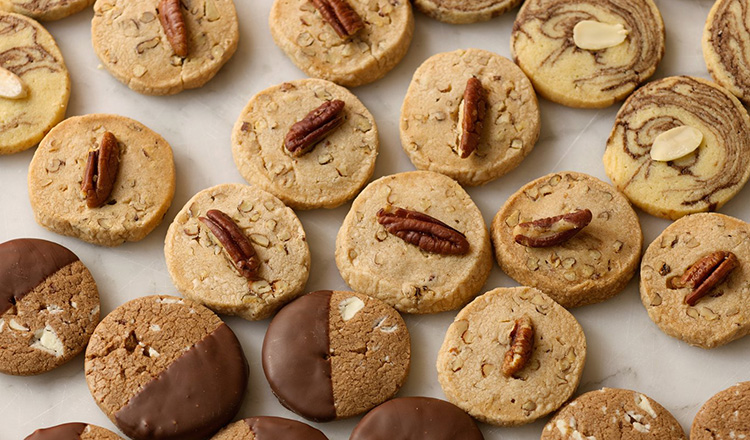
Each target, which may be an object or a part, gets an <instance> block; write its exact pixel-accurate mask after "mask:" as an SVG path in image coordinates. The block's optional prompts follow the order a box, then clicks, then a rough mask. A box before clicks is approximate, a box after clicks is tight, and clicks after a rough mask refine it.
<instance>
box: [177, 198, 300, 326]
mask: <svg viewBox="0 0 750 440" xmlns="http://www.w3.org/2000/svg"><path fill="white" fill-rule="evenodd" d="M210 210H218V211H221V212H223V213H224V214H226V215H227V216H229V218H230V222H232V224H234V225H235V226H236V227H238V228H239V233H240V235H241V236H244V237H245V241H246V243H248V244H249V245H250V246H251V248H252V250H253V252H254V255H255V258H256V262H257V263H256V268H255V275H254V276H246V275H249V274H248V273H247V272H241V271H240V270H239V269H238V267H237V265H236V264H235V258H234V257H233V256H232V255H235V254H232V253H230V252H233V251H232V248H231V246H232V240H229V241H227V240H226V239H220V238H219V237H218V236H217V235H216V232H215V231H214V230H212V229H210V225H209V224H208V223H210V221H209V220H206V219H209V217H210V216H209V215H208V211H210ZM202 219H204V220H202ZM164 255H165V257H166V260H167V269H169V274H170V275H171V276H172V281H173V282H174V284H175V286H176V287H177V289H178V290H179V291H180V292H181V293H182V294H183V295H185V296H187V297H188V298H191V299H193V300H195V301H198V302H201V303H203V304H205V305H206V306H208V307H210V308H211V309H213V310H215V311H217V312H219V313H226V314H230V315H239V316H241V317H243V318H245V319H252V320H256V319H265V318H267V317H269V316H270V315H271V314H272V313H273V312H275V311H276V310H277V309H279V308H280V307H281V306H282V305H284V304H286V303H287V302H289V301H291V300H293V299H294V298H296V297H297V296H298V295H299V294H300V293H302V290H303V289H304V287H305V283H306V282H307V276H308V274H309V271H310V251H309V249H308V247H307V241H306V237H305V231H304V230H303V229H302V224H301V223H300V221H299V219H297V216H296V215H295V214H294V211H292V210H291V209H289V208H287V207H286V206H284V204H283V203H281V201H280V200H279V199H277V198H276V197H274V196H272V195H271V194H268V193H267V192H265V191H263V190H261V189H259V188H257V187H254V186H247V185H240V184H224V185H218V186H214V187H212V188H208V189H205V190H203V191H201V192H199V193H198V194H196V195H195V196H193V198H191V199H190V200H188V202H187V203H186V204H185V206H184V207H183V208H182V210H181V211H180V212H179V213H178V214H177V216H176V217H175V219H174V221H173V222H172V224H171V225H170V226H169V231H168V232H167V238H166V239H165V244H164ZM237 261H239V260H237Z"/></svg>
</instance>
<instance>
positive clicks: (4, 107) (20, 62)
mask: <svg viewBox="0 0 750 440" xmlns="http://www.w3.org/2000/svg"><path fill="white" fill-rule="evenodd" d="M0 9H1V8H0ZM69 97H70V77H69V76H68V69H67V68H66V67H65V62H64V61H63V58H62V54H61V53H60V49H59V48H58V47H57V44H56V43H55V40H54V39H52V36H51V35H50V34H49V32H47V31H46V30H45V29H44V28H43V27H42V26H41V25H40V24H39V23H37V22H36V21H34V20H32V19H30V18H27V17H24V16H23V15H18V14H12V13H5V12H0V155H2V154H10V153H16V152H18V151H22V150H25V149H27V148H30V147H33V146H34V145H36V144H37V143H38V142H39V141H40V140H41V139H42V137H44V135H45V134H46V133H47V132H48V131H49V130H50V129H51V128H52V127H54V126H55V124H57V123H58V122H60V121H61V120H62V119H63V118H64V117H65V109H67V108H68V98H69Z"/></svg>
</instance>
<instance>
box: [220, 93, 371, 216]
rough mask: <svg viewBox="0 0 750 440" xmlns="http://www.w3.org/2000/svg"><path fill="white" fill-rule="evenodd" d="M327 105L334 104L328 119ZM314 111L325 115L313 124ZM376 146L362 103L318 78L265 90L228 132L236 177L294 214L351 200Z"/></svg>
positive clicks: (368, 171)
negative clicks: (277, 201)
mask: <svg viewBox="0 0 750 440" xmlns="http://www.w3.org/2000/svg"><path fill="white" fill-rule="evenodd" d="M339 102H342V103H343V104H339ZM321 106H323V107H322V108H321ZM331 106H338V107H336V108H332V109H331V110H330V114H328V112H329V111H328V110H327V108H328V107H331ZM318 109H320V110H318ZM318 111H326V116H329V117H328V118H327V119H321V120H318V121H316V120H315V118H314V117H313V116H312V115H316V114H318V113H316V112H318ZM334 111H335V113H334ZM342 118H343V119H342ZM334 121H335V124H334V125H332V126H327V123H328V122H334ZM316 122H317V123H316ZM302 124H306V125H304V127H303V126H302ZM302 128H304V129H302ZM318 129H320V130H322V135H317V134H319V133H318V132H317V131H316V130H318ZM313 134H316V136H312V135H313ZM311 136H312V138H314V139H313V140H310V141H304V140H306V139H311ZM378 145H379V141H378V128H377V126H376V125H375V119H374V118H373V117H372V115H371V114H370V112H369V111H368V110H367V108H365V106H364V105H363V104H362V102H360V101H359V99H357V97H356V96H354V95H353V94H352V93H351V92H349V91H348V90H346V89H345V88H343V87H340V86H337V85H336V84H333V83H331V82H329V81H325V80H321V79H302V80H297V81H292V82H286V83H283V84H279V85H276V86H273V87H270V88H268V89H266V90H263V91H262V92H260V93H258V94H257V95H255V96H253V98H252V99H250V102H249V103H248V104H247V106H246V107H245V109H244V110H242V113H241V114H240V117H239V118H238V119H237V122H236V123H235V124H234V130H233V131H232V155H233V156H234V163H235V164H237V168H239V170H240V174H242V177H244V178H245V180H247V181H248V182H250V183H252V184H254V185H258V186H259V187H261V188H263V189H265V190H266V191H268V192H270V193H271V194H273V195H275V196H276V197H278V198H280V199H281V200H282V201H283V202H284V203H285V204H286V205H287V206H289V207H291V208H294V209H315V208H335V207H337V206H339V205H341V204H342V203H344V202H346V201H347V200H349V199H351V198H352V197H354V196H355V195H356V194H357V193H358V192H359V190H360V189H362V187H363V186H364V185H365V183H366V182H367V180H368V179H369V178H370V176H371V175H372V171H373V169H374V168H375V158H376V157H377V155H378ZM300 146H301V147H304V148H300ZM290 148H291V149H290ZM301 151H304V152H301Z"/></svg>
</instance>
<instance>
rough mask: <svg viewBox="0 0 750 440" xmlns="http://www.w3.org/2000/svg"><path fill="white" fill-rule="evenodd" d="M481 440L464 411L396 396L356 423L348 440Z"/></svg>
mask: <svg viewBox="0 0 750 440" xmlns="http://www.w3.org/2000/svg"><path fill="white" fill-rule="evenodd" d="M459 438H460V439H462V440H483V439H484V436H483V435H482V431H480V430H479V428H477V424H476V423H475V422H474V420H472V419H471V417H469V416H468V415H467V414H466V413H465V412H463V411H461V409H459V408H457V407H456V406H455V405H452V404H450V403H448V402H446V401H444V400H440V399H433V398H431V397H400V398H398V399H393V400H389V401H388V402H385V403H384V404H382V405H380V406H378V407H377V408H375V409H373V410H372V411H370V412H369V413H367V415H366V416H365V417H364V418H362V420H360V422H359V423H358V424H357V426H356V427H355V428H354V431H353V432H352V435H351V437H349V440H391V439H414V440H428V439H429V440H454V439H459Z"/></svg>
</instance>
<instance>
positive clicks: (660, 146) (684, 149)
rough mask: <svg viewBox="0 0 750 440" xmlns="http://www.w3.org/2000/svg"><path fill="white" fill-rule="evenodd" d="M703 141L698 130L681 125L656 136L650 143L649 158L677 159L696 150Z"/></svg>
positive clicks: (661, 159) (660, 159)
mask: <svg viewBox="0 0 750 440" xmlns="http://www.w3.org/2000/svg"><path fill="white" fill-rule="evenodd" d="M701 142H703V133H701V131H700V130H698V129H696V128H693V127H690V126H689V125H682V126H680V127H675V128H673V129H671V130H667V131H665V132H664V133H662V134H660V135H659V136H656V139H654V143H653V144H652V145H651V159H652V160H658V161H661V162H666V161H668V160H675V159H679V158H681V157H683V156H686V155H688V154H690V153H692V152H693V151H695V150H696V148H698V147H699V146H700V144H701Z"/></svg>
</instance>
